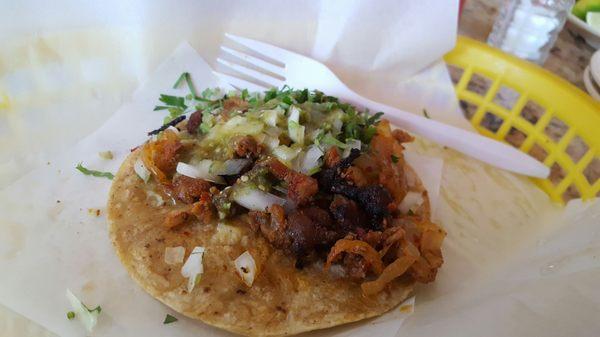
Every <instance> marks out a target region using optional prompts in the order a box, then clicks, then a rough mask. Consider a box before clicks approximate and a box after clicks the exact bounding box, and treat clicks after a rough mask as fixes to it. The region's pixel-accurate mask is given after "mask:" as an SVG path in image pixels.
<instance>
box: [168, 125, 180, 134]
mask: <svg viewBox="0 0 600 337" xmlns="http://www.w3.org/2000/svg"><path fill="white" fill-rule="evenodd" d="M165 130H171V131H173V132H175V134H176V135H177V134H179V129H178V128H176V127H174V126H173V125H169V127H168V128H166V129H165Z"/></svg>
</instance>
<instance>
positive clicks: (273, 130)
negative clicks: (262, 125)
mask: <svg viewBox="0 0 600 337" xmlns="http://www.w3.org/2000/svg"><path fill="white" fill-rule="evenodd" d="M282 132H283V131H282V130H281V128H277V127H273V126H271V127H268V128H266V129H265V133H266V134H267V135H269V136H271V137H275V138H279V135H281V133H282Z"/></svg>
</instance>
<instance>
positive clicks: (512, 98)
mask: <svg viewBox="0 0 600 337" xmlns="http://www.w3.org/2000/svg"><path fill="white" fill-rule="evenodd" d="M520 96H521V95H520V94H519V92H517V91H516V90H514V89H512V88H510V87H507V86H505V85H502V86H501V87H500V89H499V90H498V92H497V93H496V96H494V99H493V100H492V101H493V102H494V103H496V104H498V105H499V106H501V107H503V108H505V109H507V110H511V109H512V108H513V106H515V104H516V103H517V101H518V100H519V97H520Z"/></svg>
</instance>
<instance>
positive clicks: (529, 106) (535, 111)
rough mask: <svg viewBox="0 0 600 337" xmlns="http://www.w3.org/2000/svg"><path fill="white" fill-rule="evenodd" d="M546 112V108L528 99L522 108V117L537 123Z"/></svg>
mask: <svg viewBox="0 0 600 337" xmlns="http://www.w3.org/2000/svg"><path fill="white" fill-rule="evenodd" d="M545 113H546V109H544V107H542V106H541V105H539V104H537V103H536V102H534V101H531V100H530V101H527V103H526V104H525V106H524V107H523V109H522V110H521V117H523V118H524V119H525V120H526V121H528V122H529V123H531V124H534V125H535V124H536V123H537V122H538V120H540V118H542V116H543V115H544V114H545Z"/></svg>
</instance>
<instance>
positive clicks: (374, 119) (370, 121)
mask: <svg viewBox="0 0 600 337" xmlns="http://www.w3.org/2000/svg"><path fill="white" fill-rule="evenodd" d="M381 116H383V112H381V111H380V112H378V113H376V114H374V115H373V116H371V117H369V118H367V125H373V124H376V123H377V122H379V119H380V118H381Z"/></svg>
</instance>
